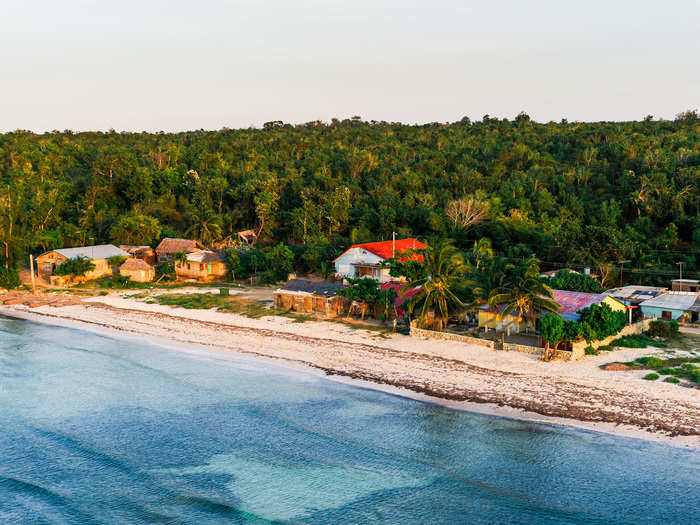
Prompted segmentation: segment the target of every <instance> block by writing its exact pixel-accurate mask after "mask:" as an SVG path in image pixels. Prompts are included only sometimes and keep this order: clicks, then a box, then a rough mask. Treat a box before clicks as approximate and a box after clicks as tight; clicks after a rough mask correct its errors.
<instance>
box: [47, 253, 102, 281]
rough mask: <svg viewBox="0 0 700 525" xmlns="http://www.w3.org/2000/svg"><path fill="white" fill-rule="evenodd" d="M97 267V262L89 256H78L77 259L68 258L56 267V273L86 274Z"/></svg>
mask: <svg viewBox="0 0 700 525" xmlns="http://www.w3.org/2000/svg"><path fill="white" fill-rule="evenodd" d="M94 269H95V264H94V263H93V262H92V261H91V260H90V259H88V258H87V257H82V256H78V257H76V258H75V259H67V260H66V261H65V262H64V263H63V264H61V265H60V266H59V267H58V268H56V269H55V270H54V271H53V273H54V274H55V275H80V276H82V275H85V274H86V273H87V272H90V271H92V270H94Z"/></svg>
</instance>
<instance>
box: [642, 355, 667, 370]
mask: <svg viewBox="0 0 700 525" xmlns="http://www.w3.org/2000/svg"><path fill="white" fill-rule="evenodd" d="M636 361H637V362H638V363H641V364H643V365H644V366H646V368H661V367H662V366H664V365H665V364H666V361H665V360H664V359H659V358H658V357H653V356H650V357H640V358H638V359H636Z"/></svg>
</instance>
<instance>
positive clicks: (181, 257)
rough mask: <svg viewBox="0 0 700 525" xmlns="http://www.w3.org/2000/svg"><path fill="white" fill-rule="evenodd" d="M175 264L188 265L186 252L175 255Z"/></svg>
mask: <svg viewBox="0 0 700 525" xmlns="http://www.w3.org/2000/svg"><path fill="white" fill-rule="evenodd" d="M173 262H174V263H175V264H182V265H184V264H187V254H186V253H185V252H182V251H180V252H175V253H174V254H173Z"/></svg>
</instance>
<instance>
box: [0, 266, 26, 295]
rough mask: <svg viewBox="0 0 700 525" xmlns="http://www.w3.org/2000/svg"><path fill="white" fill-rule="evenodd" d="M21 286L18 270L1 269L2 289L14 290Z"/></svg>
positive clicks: (0, 283)
mask: <svg viewBox="0 0 700 525" xmlns="http://www.w3.org/2000/svg"><path fill="white" fill-rule="evenodd" d="M21 285H22V281H20V279H19V273H17V269H16V268H2V267H0V288H5V289H6V290H12V289H13V288H18V287H19V286H21Z"/></svg>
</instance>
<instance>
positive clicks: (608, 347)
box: [598, 345, 614, 352]
mask: <svg viewBox="0 0 700 525" xmlns="http://www.w3.org/2000/svg"><path fill="white" fill-rule="evenodd" d="M613 348H614V347H613V346H610V345H600V346H599V347H598V350H600V351H603V352H609V351H610V350H612V349H613Z"/></svg>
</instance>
